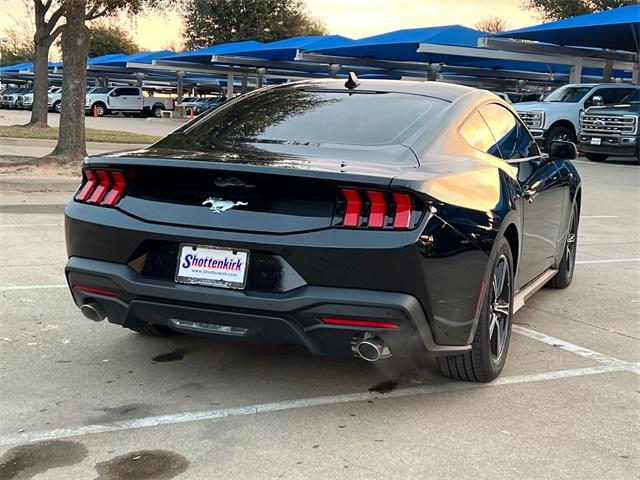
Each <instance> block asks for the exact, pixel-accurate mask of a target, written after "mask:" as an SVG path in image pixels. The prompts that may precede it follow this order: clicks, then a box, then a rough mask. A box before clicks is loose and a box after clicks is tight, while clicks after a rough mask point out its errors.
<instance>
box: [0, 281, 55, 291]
mask: <svg viewBox="0 0 640 480" xmlns="http://www.w3.org/2000/svg"><path fill="white" fill-rule="evenodd" d="M47 288H67V285H66V284H64V283H61V284H55V285H11V286H8V287H0V292H8V291H11V290H35V289H47Z"/></svg>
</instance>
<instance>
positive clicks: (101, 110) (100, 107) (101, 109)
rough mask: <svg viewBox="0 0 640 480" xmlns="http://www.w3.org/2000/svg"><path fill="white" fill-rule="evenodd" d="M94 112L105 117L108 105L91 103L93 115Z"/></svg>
mask: <svg viewBox="0 0 640 480" xmlns="http://www.w3.org/2000/svg"><path fill="white" fill-rule="evenodd" d="M94 112H95V115H96V116H97V117H104V116H105V115H106V114H107V107H105V106H104V103H94V104H93V105H91V115H93V114H94Z"/></svg>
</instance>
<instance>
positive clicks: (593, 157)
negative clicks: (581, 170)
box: [584, 153, 609, 162]
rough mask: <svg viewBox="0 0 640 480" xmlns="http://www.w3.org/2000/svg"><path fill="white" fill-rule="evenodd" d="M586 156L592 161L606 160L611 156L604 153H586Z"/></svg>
mask: <svg viewBox="0 0 640 480" xmlns="http://www.w3.org/2000/svg"><path fill="white" fill-rule="evenodd" d="M584 156H585V157H587V158H588V159H589V160H591V161H592V162H604V161H605V160H606V159H607V158H609V155H604V154H602V153H585V155H584Z"/></svg>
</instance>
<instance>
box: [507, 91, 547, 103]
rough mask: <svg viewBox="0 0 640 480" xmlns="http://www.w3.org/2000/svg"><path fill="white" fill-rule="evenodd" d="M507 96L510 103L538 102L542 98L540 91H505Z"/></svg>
mask: <svg viewBox="0 0 640 480" xmlns="http://www.w3.org/2000/svg"><path fill="white" fill-rule="evenodd" d="M505 93H506V94H507V96H508V97H509V100H510V101H511V103H522V102H539V101H541V100H542V94H541V93H533V92H505Z"/></svg>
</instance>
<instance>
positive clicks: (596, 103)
mask: <svg viewBox="0 0 640 480" xmlns="http://www.w3.org/2000/svg"><path fill="white" fill-rule="evenodd" d="M591 105H592V106H593V107H602V106H603V105H604V98H602V97H601V96H600V95H595V96H594V97H593V98H592V99H591Z"/></svg>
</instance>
